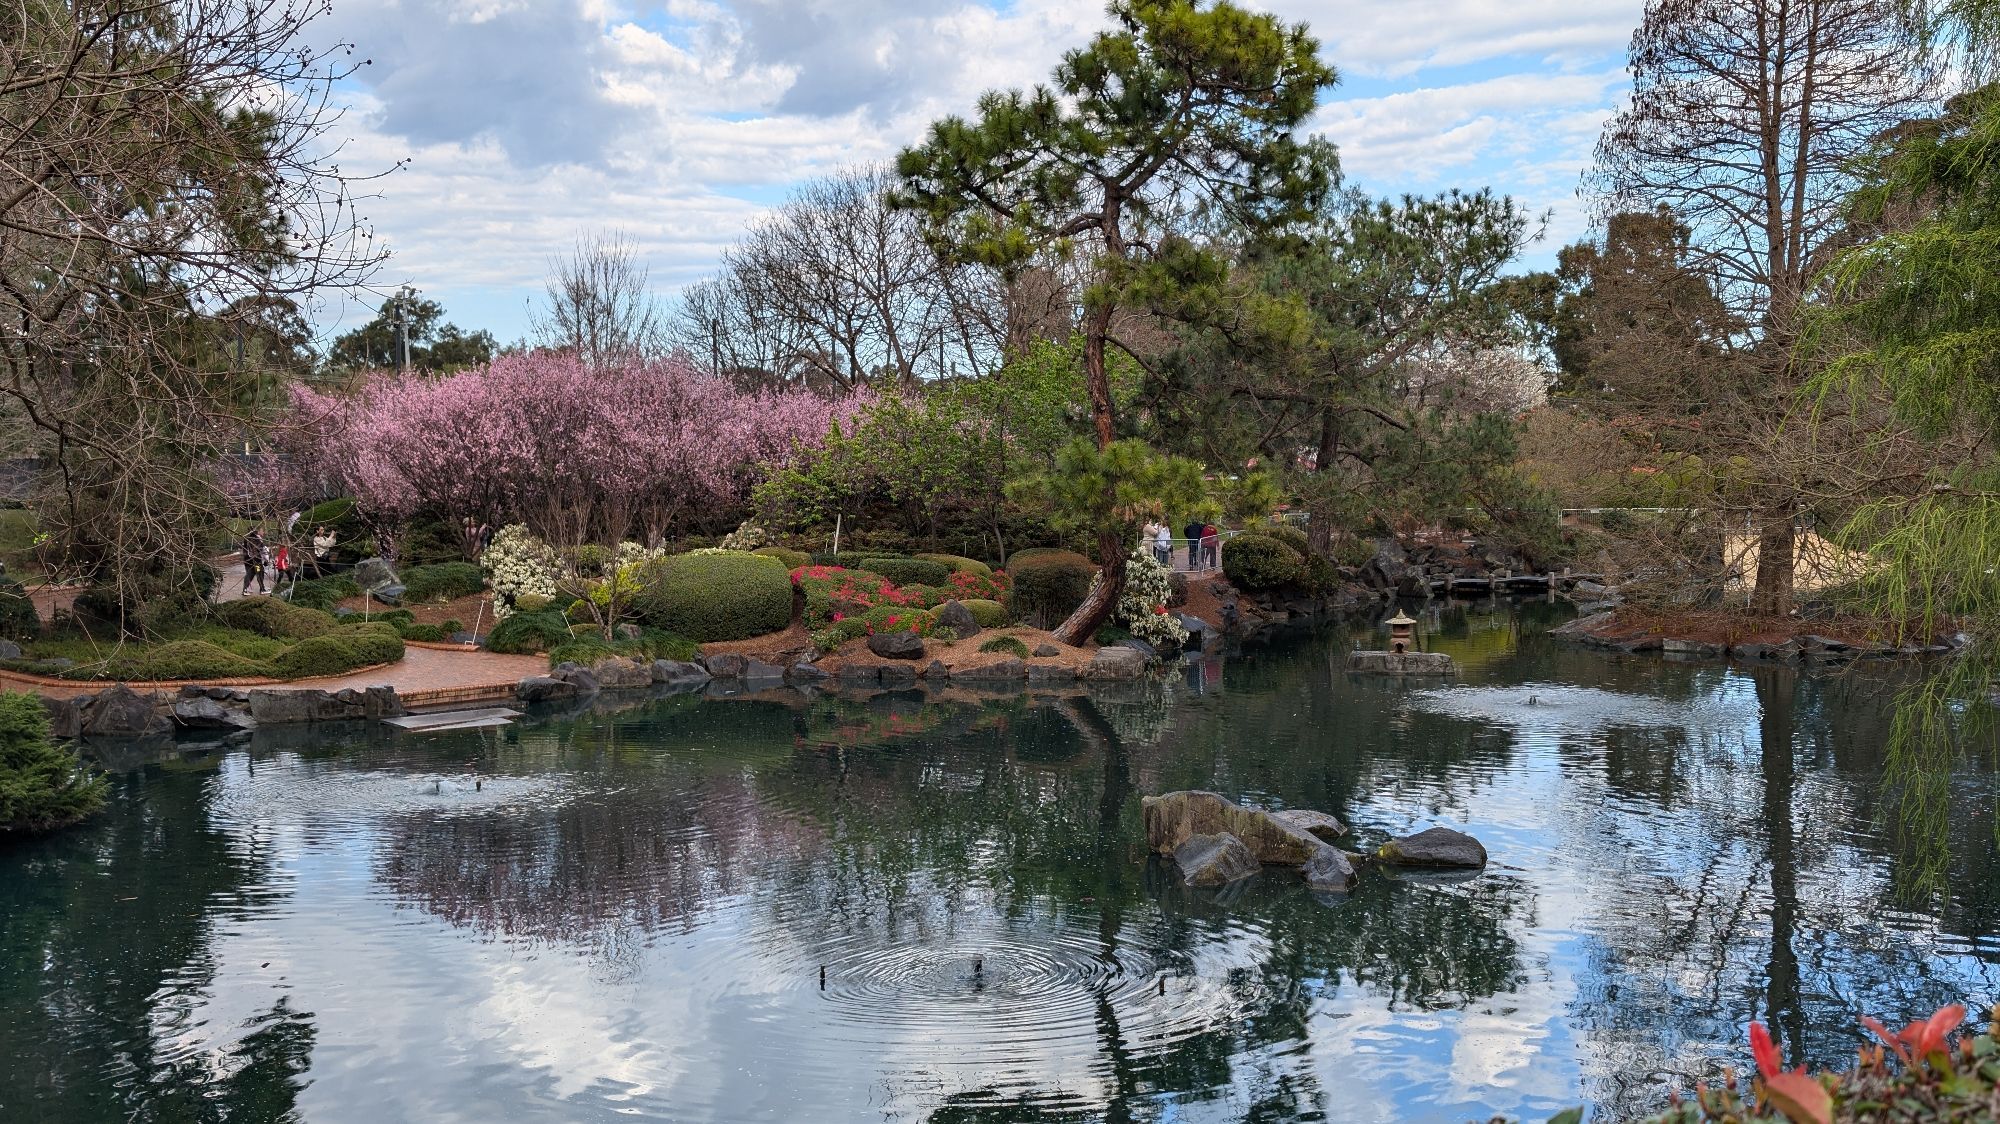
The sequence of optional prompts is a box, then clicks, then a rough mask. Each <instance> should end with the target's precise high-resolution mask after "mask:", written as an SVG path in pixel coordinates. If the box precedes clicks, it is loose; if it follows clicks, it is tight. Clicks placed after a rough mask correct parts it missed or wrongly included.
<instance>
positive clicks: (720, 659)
mask: <svg viewBox="0 0 2000 1124" xmlns="http://www.w3.org/2000/svg"><path fill="white" fill-rule="evenodd" d="M701 663H702V666H703V667H705V668H707V669H708V673H709V674H710V675H712V676H714V677H715V678H717V679H741V678H743V672H744V669H746V668H748V667H749V666H750V660H749V657H747V656H738V655H733V654H729V653H723V654H720V655H714V656H703V657H702V658H701Z"/></svg>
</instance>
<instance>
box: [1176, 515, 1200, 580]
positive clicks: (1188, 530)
mask: <svg viewBox="0 0 2000 1124" xmlns="http://www.w3.org/2000/svg"><path fill="white" fill-rule="evenodd" d="M1201 530H1202V522H1201V520H1199V519H1190V520H1188V522H1187V526H1185V527H1182V528H1181V534H1182V535H1184V536H1186V537H1187V568H1188V569H1190V570H1199V569H1201Z"/></svg>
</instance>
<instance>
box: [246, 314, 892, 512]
mask: <svg viewBox="0 0 2000 1124" xmlns="http://www.w3.org/2000/svg"><path fill="white" fill-rule="evenodd" d="M867 402H868V398H867V396H866V395H865V394H859V395H857V394H850V395H847V396H845V397H842V398H840V399H837V400H836V399H829V398H826V397H824V396H822V395H819V394H817V393H814V392H812V391H810V390H804V389H787V390H754V391H746V390H742V389H739V388H738V387H736V386H735V385H733V384H731V383H729V382H728V381H726V380H723V379H718V378H715V377H713V376H710V375H707V374H704V373H703V372H701V371H698V370H696V369H695V368H694V366H693V365H692V364H690V363H688V362H687V361H685V360H684V359H680V358H678V357H676V358H670V359H667V360H664V361H660V362H655V363H649V364H645V365H633V366H629V367H618V368H612V369H609V370H605V369H593V368H591V367H589V366H587V365H585V364H584V363H582V362H580V361H578V360H577V359H575V358H574V357H572V356H570V355H567V354H563V353H559V352H534V353H530V354H526V355H514V356H505V357H502V358H500V359H497V360H495V361H494V362H493V364H492V365H491V366H488V367H481V368H474V369H472V370H468V371H463V372H460V373H459V374H455V375H451V376H449V377H446V378H442V379H439V378H434V377H430V376H426V375H422V374H408V375H401V374H393V373H381V374H376V375H373V376H371V377H369V378H368V379H366V380H365V381H364V382H363V383H362V384H361V386H360V387H359V389H358V390H356V391H355V392H353V393H349V394H338V395H336V394H326V393H322V392H319V391H315V390H312V389H309V388H304V387H301V388H298V389H297V390H295V391H294V407H295V409H296V414H297V416H296V419H295V424H294V425H292V426H290V427H287V430H286V435H285V438H284V440H285V444H286V445H287V446H288V448H287V450H286V451H287V452H289V453H290V454H291V459H292V461H293V464H294V466H295V470H296V471H298V472H300V473H302V474H304V475H305V476H307V477H308V478H315V479H318V480H322V481H324V482H325V483H326V485H327V486H328V487H330V488H332V489H334V490H337V491H341V492H345V493H347V494H349V495H352V496H354V497H355V499H356V500H358V501H359V502H360V503H361V504H362V505H363V506H364V507H366V508H368V509H370V510H371V511H372V512H374V513H376V514H378V515H380V516H385V517H388V518H396V519H406V518H409V517H411V516H416V515H426V514H428V515H438V516H443V517H446V518H456V517H460V516H465V515H470V516H473V517H475V518H479V519H486V520H492V521H494V522H501V521H513V520H520V521H524V522H526V523H527V524H528V525H529V527H530V528H532V529H533V530H534V531H535V532H536V533H538V534H540V535H542V536H543V537H544V538H547V539H549V540H550V541H552V542H558V543H561V542H586V541H613V540H617V539H621V538H626V537H632V536H635V535H636V536H639V537H643V538H644V539H645V540H646V541H647V542H649V543H657V542H659V541H660V540H661V539H662V538H663V537H664V536H665V535H666V534H667V533H668V532H669V531H672V530H676V529H680V528H683V527H690V526H694V527H700V528H702V529H705V530H713V529H717V528H720V527H724V526H729V525H733V523H734V522H735V520H736V519H737V518H738V517H740V515H741V512H742V508H743V506H744V503H745V501H746V499H747V497H748V495H749V491H750V488H751V487H752V486H753V485H754V484H755V483H756V482H757V481H758V480H760V479H762V477H763V475H764V474H765V473H767V472H768V471H769V470H770V468H771V467H772V466H774V465H777V464H782V463H785V462H787V461H788V460H789V459H790V458H792V457H794V456H796V455H798V454H799V453H800V452H801V451H803V450H807V449H812V448H817V447H819V446H821V445H822V444H824V442H825V439H826V436H827V432H828V429H829V427H840V428H841V429H843V430H845V429H847V428H849V426H850V422H851V419H852V418H853V416H854V414H855V413H856V412H857V411H859V410H860V409H862V408H863V407H864V406H865V405H866V404H867Z"/></svg>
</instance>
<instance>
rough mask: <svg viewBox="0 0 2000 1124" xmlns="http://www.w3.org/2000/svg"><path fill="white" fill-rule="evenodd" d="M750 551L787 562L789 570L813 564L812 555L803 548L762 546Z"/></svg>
mask: <svg viewBox="0 0 2000 1124" xmlns="http://www.w3.org/2000/svg"><path fill="white" fill-rule="evenodd" d="M750 553H752V554H761V555H763V556H764V557H766V558H775V559H777V560H778V561H780V562H783V563H784V564H785V569H786V571H788V572H789V571H792V570H796V569H798V568H799V567H800V566H810V565H812V555H810V554H807V553H806V552H805V551H803V550H788V549H786V548H784V547H782V546H760V547H758V548H757V549H755V550H753V551H751V552H750Z"/></svg>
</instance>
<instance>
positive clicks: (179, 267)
mask: <svg viewBox="0 0 2000 1124" xmlns="http://www.w3.org/2000/svg"><path fill="white" fill-rule="evenodd" d="M324 11H325V6H324V4H323V3H317V2H310V0H307V2H295V0H69V2H55V0H25V2H23V3H17V4H9V5H6V6H5V8H4V10H0V396H4V397H5V398H6V399H7V400H9V401H10V402H12V403H13V404H14V405H15V406H16V407H17V408H18V410H19V412H20V415H21V416H22V417H23V418H25V419H26V421H27V423H28V425H29V427H30V432H31V433H32V435H33V438H32V444H31V446H30V447H29V448H27V449H23V450H19V451H20V452H27V453H33V454H37V455H41V456H43V457H46V458H47V460H48V463H49V464H50V466H51V470H50V471H49V473H48V474H47V476H46V483H45V487H44V489H43V494H42V495H41V496H40V497H39V499H38V510H39V515H40V518H41V523H42V527H43V529H44V530H45V531H47V532H48V533H49V534H50V535H51V538H52V540H53V546H54V549H53V550H51V551H50V552H49V554H50V557H51V559H52V560H53V561H54V562H55V563H56V564H57V565H58V566H59V567H61V568H63V569H65V570H68V571H69V572H71V573H73V574H74V575H76V576H80V577H84V578H86V579H89V580H93V581H99V582H104V583H107V584H110V585H112V586H114V587H115V589H116V591H117V594H118V603H119V605H120V606H121V607H130V606H136V605H137V604H139V603H140V601H142V600H148V599H150V600H155V601H157V600H159V598H160V597H161V596H162V595H163V594H167V593H172V592H176V591H178V592H185V591H187V590H190V589H192V588H193V587H194V586H195V585H196V584H197V580H198V578H197V575H198V572H199V571H198V563H199V562H200V560H201V559H202V557H203V556H204V555H205V553H206V551H207V548H208V545H209V542H210V541H211V536H212V535H213V533H214V530H215V528H216V527H217V526H218V525H219V523H220V518H221V515H222V513H223V498H222V495H221V492H220V489H219V488H218V487H217V485H216V482H215V478H214V473H213V466H214V462H215V459H216V456H217V454H218V453H219V451H220V449H221V447H222V444H223V443H224V442H225V441H227V440H228V439H230V438H231V437H233V436H235V435H236V434H237V433H238V432H239V421H240V413H239V409H238V402H239V400H240V398H241V394H240V391H241V389H242V387H243V385H244V384H245V380H251V379H256V378H259V377H261V375H262V373H263V372H261V371H259V370H257V369H256V367H257V362H256V360H255V358H254V357H253V356H251V355H249V354H245V355H244V356H243V357H241V358H238V357H237V356H236V354H235V352H236V350H237V349H236V348H235V347H234V346H233V341H234V340H236V339H239V338H242V336H243V335H245V334H254V333H257V332H259V331H261V330H262V328H263V325H261V324H260V323H259V319H258V318H259V317H260V316H261V315H262V310H264V309H268V308H270V307H274V306H280V305H285V304H288V303H289V302H293V301H299V300H304V299H306V298H309V297H310V296H311V295H313V294H314V293H316V292H318V291H320V290H323V289H325V288H328V287H330V286H345V285H350V284H353V283H356V282H358V281H359V280H361V279H362V277H363V276H364V275H365V274H366V272H367V271H368V269H369V268H370V267H371V266H372V265H373V264H374V263H375V262H376V261H377V260H378V255H377V253H376V252H375V250H374V249H373V248H372V246H371V244H370V243H369V241H368V238H367V232H366V231H365V229H363V227H362V226H361V225H360V223H359V222H358V220H357V217H356V215H355V214H354V211H353V208H352V202H351V197H350V194H349V182H350V181H349V180H347V179H346V178H344V176H343V173H342V172H341V170H340V169H339V167H338V166H337V165H335V164H334V163H333V161H332V158H331V156H330V155H329V152H328V148H327V146H326V144H325V143H324V136H323V135H324V133H325V131H326V128H327V127H328V125H329V124H330V123H331V122H332V120H333V119H334V117H335V116H336V112H337V111H336V110H335V108H334V107H333V105H332V103H331V101H330V100H329V99H330V95H331V93H332V91H333V90H334V88H335V87H336V85H337V84H338V83H339V82H340V81H341V80H343V79H344V78H345V77H347V76H348V75H349V74H351V73H352V72H353V70H354V67H355V65H356V64H355V63H354V62H353V61H351V58H350V55H349V53H348V50H347V48H346V47H345V46H344V45H340V46H335V47H332V48H327V49H320V48H316V47H312V46H309V45H308V44H307V38H306V36H305V34H304V32H305V29H306V27H307V25H308V24H309V23H310V22H311V21H312V20H313V19H314V18H315V17H317V16H319V15H320V14H322V13H323V12H324ZM142 593H143V595H144V596H143V597H142V596H141V595H142Z"/></svg>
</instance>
